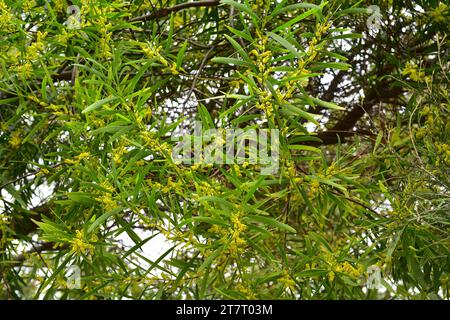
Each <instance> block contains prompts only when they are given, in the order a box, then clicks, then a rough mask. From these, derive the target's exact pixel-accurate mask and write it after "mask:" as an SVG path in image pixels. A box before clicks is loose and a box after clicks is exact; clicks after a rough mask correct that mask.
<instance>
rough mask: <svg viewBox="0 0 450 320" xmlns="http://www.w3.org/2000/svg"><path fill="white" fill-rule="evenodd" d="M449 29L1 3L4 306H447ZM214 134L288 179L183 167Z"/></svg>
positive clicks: (344, 18)
mask: <svg viewBox="0 0 450 320" xmlns="http://www.w3.org/2000/svg"><path fill="white" fill-rule="evenodd" d="M70 5H75V6H77V7H69V6H70ZM373 5H375V6H377V8H378V9H379V11H374V10H373V9H372V10H368V9H367V8H369V7H370V6H373ZM68 8H69V10H68ZM78 8H79V11H78ZM372 8H373V7H372ZM378 12H379V15H377V13H378ZM374 14H375V16H374ZM449 15H450V9H449V7H448V5H447V4H446V3H445V2H444V1H410V2H407V1H395V0H394V1H359V2H355V1H344V0H336V1H331V0H330V1H328V2H321V1H310V2H309V3H306V2H298V1H290V0H283V1H266V0H258V1H247V0H245V1H243V0H236V1H231V0H222V1H211V0H209V1H196V2H184V1H173V0H161V1H160V0H140V1H131V2H124V1H102V0H83V1H73V2H70V1H65V0H52V1H50V0H45V1H44V0H37V1H34V0H33V1H8V0H0V75H1V76H0V121H1V128H0V175H1V178H0V189H1V201H0V297H1V298H3V299H37V298H40V299H123V298H132V299H193V298H195V299H213V298H226V299H279V298H281V299H448V298H449V289H448V282H449V271H450V270H449V268H450V261H449V244H450V239H449V231H450V229H449V228H450V226H449V213H450V201H449V200H450V191H449V166H450V121H449V83H450V81H449V77H450V74H449V67H450V64H449V61H448V57H449V43H450V42H449V39H448V30H449V29H450V26H449V24H450V22H449V21H450V19H449ZM370 17H372V18H371V19H370ZM368 19H369V20H370V21H372V22H373V21H375V22H376V21H379V28H378V29H377V28H376V26H375V28H371V25H370V23H369V24H368ZM194 120H199V121H201V122H202V125H203V127H204V128H205V129H212V128H217V129H219V128H221V129H227V128H253V129H258V128H267V129H279V130H280V169H279V171H278V172H277V173H275V174H273V175H261V174H260V173H261V172H260V171H261V166H260V165H259V164H251V163H250V164H249V163H247V162H244V163H242V164H231V165H230V164H228V165H219V164H214V165H211V164H207V163H203V164H202V163H200V164H194V165H187V164H176V163H174V161H173V159H172V158H171V152H172V150H173V148H174V146H175V144H176V142H174V141H172V139H171V137H173V136H179V135H182V134H190V133H191V132H192V129H193V128H192V126H193V122H194ZM155 239H159V240H158V241H155ZM161 239H162V240H161ZM149 244H151V245H149ZM162 245H163V247H164V248H165V249H164V250H163V253H162V254H158V255H157V258H156V259H154V258H150V257H149V253H152V252H153V251H158V250H159V249H158V246H162ZM144 247H145V250H144V249H143V248H144ZM166 247H167V248H166ZM153 256H154V255H153ZM70 266H77V267H78V268H79V269H80V274H81V279H80V280H81V281H80V286H74V285H73V283H71V282H70V281H68V277H67V276H68V274H67V270H68V269H69V268H70Z"/></svg>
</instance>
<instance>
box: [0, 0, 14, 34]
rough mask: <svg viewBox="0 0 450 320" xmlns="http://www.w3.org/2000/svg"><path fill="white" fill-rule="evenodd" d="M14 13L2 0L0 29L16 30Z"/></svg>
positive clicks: (0, 2)
mask: <svg viewBox="0 0 450 320" xmlns="http://www.w3.org/2000/svg"><path fill="white" fill-rule="evenodd" d="M12 21H13V15H12V14H11V11H10V10H9V8H8V6H7V5H6V3H5V2H4V1H3V0H0V30H2V31H6V32H11V31H13V30H14V24H13V23H12Z"/></svg>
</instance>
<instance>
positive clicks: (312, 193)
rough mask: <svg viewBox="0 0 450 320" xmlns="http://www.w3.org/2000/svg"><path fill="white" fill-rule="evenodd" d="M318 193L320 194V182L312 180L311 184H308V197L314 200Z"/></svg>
mask: <svg viewBox="0 0 450 320" xmlns="http://www.w3.org/2000/svg"><path fill="white" fill-rule="evenodd" d="M319 192H320V182H319V181H317V180H312V181H311V183H310V184H309V192H308V197H309V198H315V197H316V196H317V194H318V193H319Z"/></svg>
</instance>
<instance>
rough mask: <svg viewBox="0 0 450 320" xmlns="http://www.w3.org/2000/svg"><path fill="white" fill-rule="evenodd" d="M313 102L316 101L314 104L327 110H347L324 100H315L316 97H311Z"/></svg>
mask: <svg viewBox="0 0 450 320" xmlns="http://www.w3.org/2000/svg"><path fill="white" fill-rule="evenodd" d="M311 100H312V101H314V103H316V104H318V105H319V106H321V107H324V108H327V109H334V110H345V108H343V107H340V106H338V105H337V104H335V103H333V102H327V101H323V100H320V99H319V98H314V97H311Z"/></svg>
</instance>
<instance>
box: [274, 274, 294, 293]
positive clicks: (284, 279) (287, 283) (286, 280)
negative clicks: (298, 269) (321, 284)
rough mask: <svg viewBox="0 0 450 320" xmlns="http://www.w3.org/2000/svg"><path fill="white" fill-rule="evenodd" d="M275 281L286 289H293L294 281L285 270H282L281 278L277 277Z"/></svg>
mask: <svg viewBox="0 0 450 320" xmlns="http://www.w3.org/2000/svg"><path fill="white" fill-rule="evenodd" d="M277 282H278V283H281V284H282V285H283V288H284V289H285V290H288V289H289V290H291V291H294V290H295V285H296V283H295V281H294V280H293V279H292V277H291V276H290V275H289V272H288V271H287V270H284V271H283V275H282V276H281V278H278V279H277Z"/></svg>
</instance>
